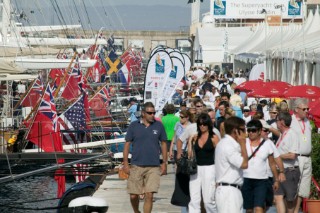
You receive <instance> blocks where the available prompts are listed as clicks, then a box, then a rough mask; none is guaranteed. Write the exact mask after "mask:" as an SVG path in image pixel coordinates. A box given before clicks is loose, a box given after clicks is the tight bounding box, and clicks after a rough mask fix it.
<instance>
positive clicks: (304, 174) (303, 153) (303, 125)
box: [290, 98, 312, 213]
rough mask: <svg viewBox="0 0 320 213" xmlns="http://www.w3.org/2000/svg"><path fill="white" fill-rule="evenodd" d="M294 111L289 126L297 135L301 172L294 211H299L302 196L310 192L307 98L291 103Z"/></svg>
mask: <svg viewBox="0 0 320 213" xmlns="http://www.w3.org/2000/svg"><path fill="white" fill-rule="evenodd" d="M293 110H294V113H293V115H292V122H291V126H290V127H291V128H292V129H293V130H295V131H296V132H297V134H298V135H299V154H298V161H299V169H300V173H301V181H300V185H299V189H298V200H297V205H296V208H295V210H294V212H295V213H298V212H299V208H300V205H301V202H302V199H303V198H308V197H309V194H310V184H311V176H312V164H311V158H310V154H311V150H312V144H311V130H312V127H311V125H310V122H309V120H308V119H307V113H308V111H309V108H308V101H307V99H303V98H298V99H296V100H295V101H294V103H293Z"/></svg>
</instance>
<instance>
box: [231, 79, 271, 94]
mask: <svg viewBox="0 0 320 213" xmlns="http://www.w3.org/2000/svg"><path fill="white" fill-rule="evenodd" d="M264 84H265V82H263V81H259V80H255V81H246V82H243V83H241V84H239V85H238V86H237V87H236V89H240V91H243V92H250V91H252V90H254V89H257V88H259V87H263V86H264Z"/></svg>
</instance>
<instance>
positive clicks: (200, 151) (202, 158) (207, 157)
mask: <svg viewBox="0 0 320 213" xmlns="http://www.w3.org/2000/svg"><path fill="white" fill-rule="evenodd" d="M194 151H195V154H196V159H197V165H199V166H207V165H213V164H214V146H213V143H212V140H211V138H210V137H209V138H208V140H207V141H206V143H205V144H204V145H203V147H202V148H201V147H200V146H199V140H197V141H196V143H195V144H194Z"/></svg>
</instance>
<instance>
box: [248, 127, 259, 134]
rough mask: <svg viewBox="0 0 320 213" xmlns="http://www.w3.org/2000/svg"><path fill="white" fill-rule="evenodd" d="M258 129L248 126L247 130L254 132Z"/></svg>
mask: <svg viewBox="0 0 320 213" xmlns="http://www.w3.org/2000/svg"><path fill="white" fill-rule="evenodd" d="M257 131H258V129H257V128H247V132H248V133H249V132H252V133H256V132H257Z"/></svg>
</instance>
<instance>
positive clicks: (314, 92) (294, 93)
mask: <svg viewBox="0 0 320 213" xmlns="http://www.w3.org/2000/svg"><path fill="white" fill-rule="evenodd" d="M284 97H286V98H320V87H317V86H310V85H306V84H304V85H299V86H293V87H291V88H289V89H288V90H287V91H286V92H285V93H284Z"/></svg>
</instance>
